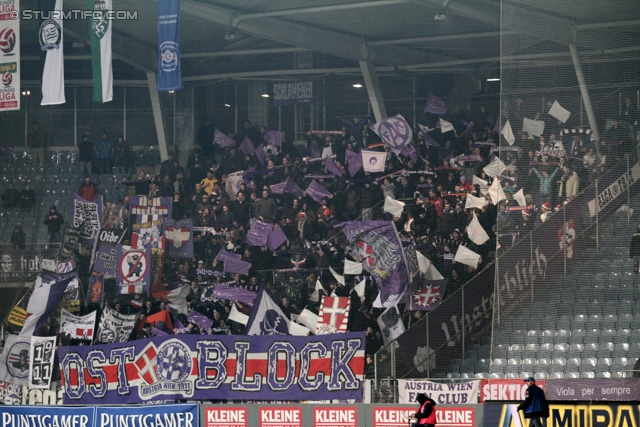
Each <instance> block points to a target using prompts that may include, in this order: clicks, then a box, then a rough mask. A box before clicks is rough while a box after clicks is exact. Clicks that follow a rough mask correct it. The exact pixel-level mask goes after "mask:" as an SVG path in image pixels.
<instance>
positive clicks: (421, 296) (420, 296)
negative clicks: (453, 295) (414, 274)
mask: <svg viewBox="0 0 640 427" xmlns="http://www.w3.org/2000/svg"><path fill="white" fill-rule="evenodd" d="M446 288H447V279H442V280H428V279H414V281H413V282H412V283H411V294H410V295H409V298H408V299H407V305H406V306H405V310H411V311H431V310H433V309H434V308H436V307H437V306H439V305H440V303H441V302H442V297H443V296H444V292H445V290H446Z"/></svg>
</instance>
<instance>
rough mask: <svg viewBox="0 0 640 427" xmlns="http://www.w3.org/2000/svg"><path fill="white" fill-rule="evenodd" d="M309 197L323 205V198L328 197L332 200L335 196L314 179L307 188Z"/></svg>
mask: <svg viewBox="0 0 640 427" xmlns="http://www.w3.org/2000/svg"><path fill="white" fill-rule="evenodd" d="M307 196H309V197H311V198H312V199H313V200H315V201H316V202H318V203H322V198H323V197H326V198H327V199H330V198H332V197H333V194H331V193H330V192H328V191H327V190H325V189H324V187H323V186H322V185H320V184H318V183H317V182H316V180H315V179H314V180H313V181H311V184H309V186H308V187H307Z"/></svg>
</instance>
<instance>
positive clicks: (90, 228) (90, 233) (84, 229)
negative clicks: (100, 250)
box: [71, 193, 102, 245]
mask: <svg viewBox="0 0 640 427" xmlns="http://www.w3.org/2000/svg"><path fill="white" fill-rule="evenodd" d="M71 226H72V227H73V228H76V229H78V230H79V231H80V243H83V244H86V245H93V244H94V243H95V241H96V237H98V232H99V231H100V229H101V228H102V196H96V197H94V199H93V200H92V201H90V202H88V201H86V200H85V199H83V198H82V197H80V196H79V195H78V194H75V193H74V195H73V206H72V207H71Z"/></svg>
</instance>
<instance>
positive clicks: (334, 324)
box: [316, 296, 351, 335]
mask: <svg viewBox="0 0 640 427" xmlns="http://www.w3.org/2000/svg"><path fill="white" fill-rule="evenodd" d="M350 309H351V299H350V298H349V297H327V296H324V297H322V302H321V304H320V311H319V313H318V324H317V325H316V335H325V334H335V333H344V332H347V323H348V322H349V310H350Z"/></svg>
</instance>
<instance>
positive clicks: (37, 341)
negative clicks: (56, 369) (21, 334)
mask: <svg viewBox="0 0 640 427" xmlns="http://www.w3.org/2000/svg"><path fill="white" fill-rule="evenodd" d="M56 339H57V337H35V336H32V337H31V364H30V369H29V388H39V389H48V388H49V386H50V385H51V376H52V375H53V359H54V357H55V349H56Z"/></svg>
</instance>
